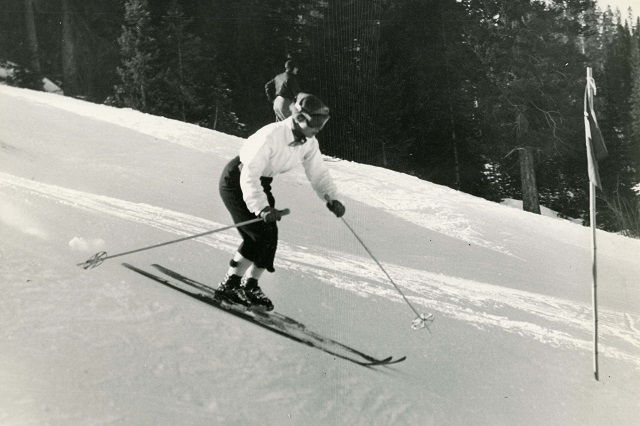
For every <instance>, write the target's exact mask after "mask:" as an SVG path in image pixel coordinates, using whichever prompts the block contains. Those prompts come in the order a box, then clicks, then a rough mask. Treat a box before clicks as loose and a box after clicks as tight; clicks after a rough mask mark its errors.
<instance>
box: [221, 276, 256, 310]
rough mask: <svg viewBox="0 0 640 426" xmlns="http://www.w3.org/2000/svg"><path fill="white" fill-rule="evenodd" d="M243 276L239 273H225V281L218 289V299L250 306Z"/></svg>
mask: <svg viewBox="0 0 640 426" xmlns="http://www.w3.org/2000/svg"><path fill="white" fill-rule="evenodd" d="M241 285H242V277H240V276H239V275H229V274H227V275H225V277H224V281H222V282H221V283H220V285H219V286H218V288H217V289H216V299H218V300H219V301H223V302H228V303H234V304H238V305H242V306H249V301H248V300H247V298H246V297H245V295H244V291H243V288H242V287H241Z"/></svg>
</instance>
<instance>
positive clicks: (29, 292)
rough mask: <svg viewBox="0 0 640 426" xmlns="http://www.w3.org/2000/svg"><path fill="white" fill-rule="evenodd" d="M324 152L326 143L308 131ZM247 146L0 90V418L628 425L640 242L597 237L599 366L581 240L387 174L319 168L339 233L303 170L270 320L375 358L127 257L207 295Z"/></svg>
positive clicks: (283, 196)
mask: <svg viewBox="0 0 640 426" xmlns="http://www.w3.org/2000/svg"><path fill="white" fill-rule="evenodd" d="M320 140H321V137H320ZM241 143H242V140H241V139H239V138H236V137H232V136H229V135H225V134H222V133H219V132H215V131H211V130H207V129H202V128H199V127H197V126H192V125H188V124H185V123H180V122H175V121H172V120H167V119H164V118H160V117H154V116H150V115H146V114H141V113H138V112H135V111H131V110H121V109H114V108H109V107H106V106H102V105H95V104H90V103H86V102H82V101H78V100H74V99H71V98H65V97H62V96H55V95H50V94H45V93H39V92H32V91H27V90H21V89H16V88H11V87H0V197H1V198H0V200H1V201H0V232H1V234H0V235H1V236H2V244H1V245H0V257H1V258H2V262H1V263H0V277H1V278H2V281H1V283H2V290H3V295H2V298H0V323H1V324H2V327H1V328H0V341H1V342H2V344H1V350H0V401H2V403H1V404H0V424H3V425H36V424H37V425H39V424H48V425H49V424H50V425H105V424H108V425H111V424H122V425H159V424H162V425H178V424H180V425H182V424H184V425H187V424H188V425H205V424H206V425H210V424H225V425H226V424H230V425H245V424H269V425H282V424H292V425H301V424H304V425H342V424H345V425H347V424H348V425H354V424H355V425H378V424H379V425H390V424H393V425H431V424H433V425H467V424H480V425H514V424H519V425H521V424H523V425H550V424H551V425H573V424H575V425H585V424H586V425H602V424H616V425H631V424H637V417H638V415H640V404H638V395H639V394H640V374H639V373H640V332H639V329H640V278H639V277H640V266H639V265H638V262H637V259H638V254H639V253H640V241H637V240H632V239H628V238H624V237H621V236H617V235H613V234H609V233H604V232H598V247H599V248H598V260H599V263H598V269H599V319H600V334H599V337H600V345H599V349H600V372H601V380H600V381H596V380H594V378H593V374H592V328H593V327H592V313H591V252H590V230H589V229H588V228H584V227H581V226H579V225H576V224H574V223H571V222H569V221H565V220H559V219H552V218H548V217H542V216H537V215H531V214H528V213H525V212H522V211H519V210H517V209H513V208H510V207H505V206H501V205H498V204H495V203H490V202H487V201H485V200H482V199H479V198H475V197H471V196H469V195H466V194H463V193H460V192H456V191H453V190H451V189H449V188H446V187H442V186H438V185H434V184H431V183H429V182H425V181H420V180H418V179H416V178H413V177H411V176H407V175H403V174H399V173H395V172H391V171H388V170H384V169H380V168H376V167H372V166H367V165H361V164H356V163H350V162H347V161H331V162H327V165H328V166H329V167H330V168H331V172H332V174H333V176H334V178H335V179H336V181H337V183H338V186H339V188H340V190H341V194H342V196H341V199H342V201H343V202H344V203H345V205H346V206H347V215H346V216H345V219H346V221H347V222H348V223H349V225H351V226H352V227H353V228H354V229H355V230H356V232H357V233H358V235H359V236H360V237H361V238H362V239H363V240H364V241H365V242H366V244H367V246H368V247H369V249H370V250H371V251H372V252H373V253H374V254H375V255H376V257H377V258H378V259H379V260H380V262H381V263H382V264H383V265H384V267H385V269H386V270H387V271H388V272H389V274H390V275H391V277H392V278H393V279H394V281H395V282H396V283H397V284H398V286H400V288H401V289H402V290H403V292H404V293H405V294H406V295H407V297H408V299H409V300H410V302H411V303H412V304H413V305H414V306H415V307H416V308H417V309H418V310H419V311H420V312H432V313H434V314H435V316H436V320H435V322H434V323H433V324H432V325H431V328H430V329H431V332H429V331H427V330H421V331H414V330H411V328H410V324H411V321H412V320H413V319H414V317H415V315H414V313H413V312H412V311H411V309H410V308H409V307H408V306H407V305H406V304H405V303H404V301H403V300H402V298H401V296H400V295H399V293H398V292H397V291H396V289H395V288H394V287H393V285H392V284H391V283H390V282H389V281H388V279H387V278H386V276H385V275H384V274H383V273H382V271H380V269H379V268H378V267H377V265H376V264H375V262H374V261H373V260H372V259H371V258H370V257H369V256H368V255H367V253H366V251H365V250H364V249H363V247H362V246H361V245H360V244H359V243H358V241H357V240H356V239H355V237H354V236H353V235H352V234H351V233H350V232H349V230H348V229H347V228H346V226H345V225H344V224H343V223H342V221H341V220H338V219H336V218H335V217H333V215H331V213H330V212H328V211H327V210H326V208H325V207H324V205H323V203H322V202H321V201H320V200H319V199H318V198H317V196H316V195H315V194H314V193H313V191H312V190H311V188H310V187H309V185H308V183H307V182H306V179H305V177H304V173H303V172H302V170H298V171H296V172H293V173H290V174H288V175H283V176H279V177H278V178H277V179H276V181H275V185H274V194H275V196H276V199H277V201H278V206H279V207H288V208H290V209H291V211H292V214H291V215H290V216H287V217H285V218H284V219H283V221H282V222H281V223H280V237H281V242H280V246H279V252H278V257H277V259H276V269H277V272H276V273H275V274H268V275H267V276H265V277H264V278H263V279H262V281H261V284H262V287H263V289H264V290H265V292H266V293H267V294H268V295H269V296H270V297H271V298H272V300H273V301H274V303H275V305H276V311H277V312H279V313H281V314H283V315H286V316H288V317H291V318H293V319H295V320H296V321H298V322H300V323H303V324H304V325H305V326H306V327H307V328H308V329H310V330H312V331H313V332H314V333H317V334H320V335H322V336H325V337H326V338H329V339H333V340H336V341H338V342H342V343H344V344H346V345H348V346H350V347H353V348H356V349H358V350H360V351H362V352H364V353H366V354H368V355H371V356H374V357H378V358H383V357H386V356H390V355H394V356H403V355H406V356H407V360H406V361H405V362H403V363H401V364H397V365H395V366H393V367H376V368H364V367H361V366H359V365H356V364H354V363H350V362H348V361H345V360H343V359H339V358H337V357H334V356H331V355H329V354H327V353H324V352H322V351H320V350H317V349H315V348H313V347H310V346H307V345H303V344H300V343H297V342H294V341H292V340H289V339H285V338H283V337H281V336H278V335H276V334H275V333H272V332H269V331H267V330H264V329H262V328H259V327H256V326H255V325H253V324H250V323H247V322H245V321H242V320H240V319H237V318H235V317H233V316H230V315H228V314H226V313H224V312H221V311H218V310H216V309H214V308H212V307H209V306H207V305H205V304H202V303H200V302H198V301H195V300H193V299H191V298H188V297H186V296H184V295H181V294H180V293H178V292H176V291H173V290H170V289H167V288H166V287H163V286H161V285H159V284H157V283H155V282H153V281H151V280H149V279H147V278H145V277H142V276H139V275H137V274H135V273H133V272H132V271H129V270H127V269H125V268H123V267H122V266H121V262H123V261H126V262H129V263H131V264H133V265H136V266H138V267H141V268H144V269H148V270H152V268H151V267H150V264H152V263H159V264H161V265H163V266H166V267H169V268H171V269H173V270H175V271H178V272H181V273H183V274H185V275H188V276H190V277H192V278H194V279H196V280H198V281H201V282H206V283H209V284H211V285H214V284H215V283H216V282H217V281H218V280H219V279H220V278H221V277H222V276H223V275H224V272H225V270H226V265H227V263H228V260H229V258H230V255H231V253H232V252H233V250H234V249H235V248H236V246H237V245H238V243H239V237H238V235H237V232H236V231H235V230H229V231H224V232H221V233H217V234H213V235H209V236H206V237H202V238H199V239H197V240H190V241H186V242H181V243H179V244H175V245H170V246H165V247H161V248H157V249H154V250H149V251H144V252H140V253H136V254H132V255H128V256H123V257H121V258H115V259H109V260H107V261H106V262H105V263H104V264H103V265H101V266H99V267H98V268H96V269H93V270H90V271H85V270H83V269H81V268H78V267H77V266H76V264H77V263H80V262H83V261H84V260H86V259H87V258H89V257H90V256H91V255H93V254H94V253H96V252H97V251H101V250H106V251H107V252H108V253H109V254H110V255H114V254H117V253H121V252H125V251H129V250H133V249H136V248H140V247H145V246H149V245H153V244H157V243H160V242H164V241H168V240H173V239H177V238H180V237H182V236H186V235H191V234H196V233H201V232H204V231H207V230H210V229H216V228H218V227H222V226H225V225H227V224H229V223H230V218H229V215H228V213H227V212H226V210H225V209H224V207H223V206H222V203H221V202H220V200H219V197H218V194H217V179H218V175H219V173H220V172H221V170H222V167H223V166H224V165H225V164H226V162H227V161H228V160H229V159H230V158H232V157H233V156H235V155H236V153H237V151H238V148H239V146H240V144H241Z"/></svg>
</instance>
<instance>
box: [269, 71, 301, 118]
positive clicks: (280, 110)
mask: <svg viewBox="0 0 640 426" xmlns="http://www.w3.org/2000/svg"><path fill="white" fill-rule="evenodd" d="M284 67H285V72H283V73H282V74H278V75H277V76H275V77H274V78H273V79H271V80H269V82H268V83H267V84H266V85H265V86H264V90H265V92H266V94H267V99H269V102H272V103H273V112H274V113H275V114H276V121H282V120H285V119H286V118H288V117H289V116H291V109H290V108H291V105H292V104H293V102H294V100H295V99H296V96H297V95H298V93H300V84H299V83H298V78H297V74H298V71H299V69H298V66H297V65H296V63H295V62H294V61H293V59H289V60H288V61H287V62H286V63H285V64H284Z"/></svg>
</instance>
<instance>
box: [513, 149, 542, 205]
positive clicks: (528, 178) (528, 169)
mask: <svg viewBox="0 0 640 426" xmlns="http://www.w3.org/2000/svg"><path fill="white" fill-rule="evenodd" d="M518 153H519V155H520V175H521V177H520V178H521V180H522V209H523V210H524V211H526V212H531V213H536V214H540V200H539V198H538V188H537V186H536V170H535V168H534V165H533V152H532V150H531V148H530V147H525V148H520V149H519V150H518Z"/></svg>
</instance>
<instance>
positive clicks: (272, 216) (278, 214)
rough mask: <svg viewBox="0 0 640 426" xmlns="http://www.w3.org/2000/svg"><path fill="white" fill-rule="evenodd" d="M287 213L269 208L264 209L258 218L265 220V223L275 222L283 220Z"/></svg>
mask: <svg viewBox="0 0 640 426" xmlns="http://www.w3.org/2000/svg"><path fill="white" fill-rule="evenodd" d="M287 213H288V212H287V211H286V210H277V209H275V208H273V207H271V206H269V207H265V208H264V209H262V210H261V211H260V213H259V214H258V216H259V217H261V218H262V219H264V221H265V222H275V221H278V220H280V219H282V216H284V215H285V214H287Z"/></svg>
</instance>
